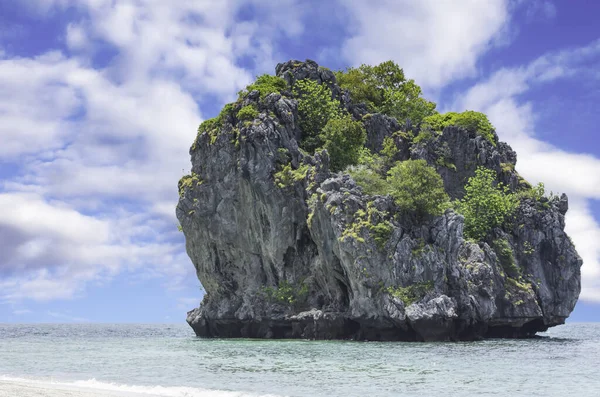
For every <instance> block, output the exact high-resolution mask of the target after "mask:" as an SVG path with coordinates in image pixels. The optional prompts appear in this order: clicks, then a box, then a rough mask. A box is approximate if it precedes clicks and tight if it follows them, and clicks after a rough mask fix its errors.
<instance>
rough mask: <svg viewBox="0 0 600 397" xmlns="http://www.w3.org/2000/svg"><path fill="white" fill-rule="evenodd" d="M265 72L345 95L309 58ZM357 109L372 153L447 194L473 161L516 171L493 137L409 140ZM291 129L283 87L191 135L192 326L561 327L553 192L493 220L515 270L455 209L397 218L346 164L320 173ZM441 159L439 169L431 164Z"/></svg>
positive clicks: (464, 336)
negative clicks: (422, 167)
mask: <svg viewBox="0 0 600 397" xmlns="http://www.w3.org/2000/svg"><path fill="white" fill-rule="evenodd" d="M277 73H278V74H279V75H281V76H283V77H284V78H286V79H288V81H289V82H292V81H294V79H302V78H311V79H315V80H317V81H319V82H323V83H326V84H328V85H329V84H330V85H331V87H332V92H333V93H334V95H337V96H340V97H343V96H344V95H345V93H344V92H343V91H342V90H340V89H339V87H337V85H336V83H335V76H334V75H333V74H332V73H331V72H329V71H328V70H326V69H323V68H320V67H319V66H318V65H316V63H314V62H308V61H307V62H306V63H303V62H298V61H290V62H287V63H285V64H280V65H278V66H277ZM286 76H287V77H286ZM248 104H254V105H255V106H256V107H257V109H258V110H259V115H258V116H257V118H256V119H255V120H253V121H250V122H248V121H243V120H238V119H237V118H236V116H235V112H236V110H239V108H241V107H242V106H245V105H248ZM348 104H349V102H348ZM348 106H350V105H348ZM353 113H357V115H358V116H360V117H361V119H362V118H363V116H364V112H362V113H361V112H360V111H359V110H357V109H356V108H355V109H354V111H353ZM355 116H356V115H355ZM363 121H364V123H365V126H366V129H367V131H368V135H369V137H368V146H369V147H370V148H371V149H372V150H374V151H378V150H380V149H381V144H382V142H383V139H384V138H385V137H388V136H391V137H393V138H394V139H395V142H396V144H397V146H398V149H399V155H398V156H399V157H401V158H399V160H404V159H407V158H423V159H425V160H427V161H428V162H429V163H430V164H431V165H434V166H435V167H436V169H437V170H438V172H439V173H440V175H442V178H443V180H444V185H445V187H446V189H447V191H448V192H449V194H450V195H451V196H452V197H453V198H457V197H462V195H463V194H464V184H465V183H466V180H467V179H468V177H470V176H472V175H473V173H474V170H475V169H476V168H477V166H479V165H482V166H486V167H488V168H491V169H493V170H496V171H497V173H498V176H499V178H500V179H501V180H502V181H503V182H504V183H506V184H507V185H508V186H510V187H511V188H512V189H517V188H518V186H519V183H522V182H521V180H520V179H519V176H518V174H516V173H515V172H514V164H515V163H516V154H515V153H514V152H513V151H512V150H511V149H510V147H509V146H508V145H506V144H504V143H501V142H500V143H496V145H494V144H492V143H490V142H488V141H486V140H485V139H483V138H482V137H480V136H479V135H477V134H475V133H474V132H468V131H465V130H462V129H459V128H455V127H448V128H446V129H445V130H444V131H443V133H442V134H441V135H440V136H435V137H433V138H432V139H431V140H428V141H425V142H421V143H418V144H412V143H410V142H405V140H403V139H402V138H401V137H399V136H398V134H394V133H395V132H397V131H398V129H399V128H400V126H399V124H398V122H397V121H396V120H395V119H392V118H389V117H387V116H383V115H378V114H374V115H371V117H367V118H366V119H364V120H363ZM301 135H302V132H301V131H300V130H299V128H298V113H297V103H296V101H295V100H293V99H291V98H290V97H286V96H285V95H283V96H282V95H280V94H271V95H269V96H267V97H266V98H263V99H260V98H259V97H258V95H256V94H250V95H248V96H247V98H246V99H244V100H243V101H242V102H241V103H239V104H236V105H235V106H234V112H233V113H232V114H230V115H229V116H228V117H226V119H225V121H224V123H223V125H222V127H221V128H220V129H219V131H218V134H216V135H213V136H211V135H210V134H208V133H203V134H200V135H199V136H198V138H197V140H196V142H195V143H194V145H193V146H192V149H191V150H190V153H191V156H192V175H191V176H190V177H189V178H187V179H185V180H182V181H181V182H180V186H179V187H180V200H179V203H178V206H177V217H178V219H179V221H180V223H181V226H182V228H183V232H184V234H185V238H186V249H187V253H188V255H189V256H190V258H191V260H192V262H193V264H194V266H195V268H196V273H197V275H198V278H199V280H200V281H201V283H202V285H203V287H204V289H205V291H206V294H205V297H204V300H203V301H202V303H201V305H200V307H199V308H197V309H194V310H192V311H190V312H189V313H188V323H189V324H190V325H191V326H192V328H193V329H194V331H195V332H196V334H197V335H198V336H202V337H255V338H309V339H368V340H427V341H429V340H473V339H479V338H484V337H526V336H531V335H533V334H535V333H536V332H539V331H544V330H546V329H547V328H548V327H550V326H553V325H557V324H562V323H563V322H564V320H565V318H566V317H568V315H569V314H570V312H571V311H572V310H573V308H574V306H575V303H576V301H577V298H578V295H579V291H580V267H581V259H580V258H579V256H578V255H577V252H576V251H575V249H574V247H573V244H572V243H571V241H570V240H569V239H568V237H567V236H566V235H565V233H564V214H565V212H566V210H567V208H568V202H567V198H566V196H564V195H563V196H562V197H560V198H553V199H552V200H547V201H546V202H534V201H533V200H524V201H523V202H522V203H521V205H520V207H519V209H518V213H517V216H516V218H515V219H516V221H515V222H514V225H512V226H511V227H512V229H510V228H509V229H502V230H501V229H498V230H495V231H494V236H495V237H496V238H497V239H504V240H506V241H507V242H508V244H509V247H510V250H511V251H512V253H513V256H514V259H515V263H516V270H515V269H514V268H509V267H507V266H506V264H505V263H503V258H500V257H499V254H498V253H496V251H495V249H494V247H490V246H489V245H488V244H486V243H480V244H476V243H472V242H469V241H466V240H465V238H464V237H463V225H464V219H463V217H462V216H461V215H459V214H457V213H455V212H453V211H452V210H448V211H446V213H445V214H443V215H442V216H439V217H431V218H429V219H426V220H424V221H423V222H421V223H420V224H415V223H413V221H411V220H409V219H402V218H401V217H398V216H397V211H396V207H395V205H394V202H393V200H392V199H391V198H390V197H382V196H368V195H366V194H363V192H362V190H361V189H360V188H359V187H358V186H357V185H356V183H355V182H354V181H353V179H352V178H351V177H350V176H349V175H345V174H332V173H331V172H330V171H329V167H328V163H329V158H328V155H327V152H326V151H322V152H318V153H316V154H315V155H314V156H309V155H306V154H303V152H301V151H300V150H299V148H298V139H300V138H301ZM440 158H442V160H439V159H440ZM450 163H452V164H454V167H455V169H453V168H452V167H447V166H445V165H444V164H446V165H448V164H450ZM440 164H441V165H440ZM511 272H518V274H519V276H516V275H513V277H511V274H512V273H511Z"/></svg>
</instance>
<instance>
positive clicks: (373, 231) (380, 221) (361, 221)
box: [340, 201, 394, 249]
mask: <svg viewBox="0 0 600 397" xmlns="http://www.w3.org/2000/svg"><path fill="white" fill-rule="evenodd" d="M387 216H389V213H387V212H384V211H379V210H378V209H377V208H375V206H374V205H373V202H372V201H370V202H368V203H367V210H366V211H365V210H362V209H360V210H358V211H356V213H355V214H354V219H353V221H352V223H350V224H348V225H346V227H345V228H344V230H343V231H342V236H341V237H340V241H345V240H346V239H348V238H352V239H354V240H356V241H358V242H360V243H364V242H365V240H364V239H363V238H362V237H360V235H359V234H360V233H361V231H362V230H363V229H367V230H368V231H369V232H370V235H371V237H372V238H373V240H374V241H375V243H376V244H377V246H378V247H379V248H381V249H383V248H384V247H385V244H386V243H387V242H388V240H389V239H390V236H391V235H392V232H393V231H394V227H393V225H392V224H391V222H390V221H388V220H385V218H386V217H387Z"/></svg>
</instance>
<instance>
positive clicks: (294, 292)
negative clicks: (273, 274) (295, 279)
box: [262, 281, 308, 305]
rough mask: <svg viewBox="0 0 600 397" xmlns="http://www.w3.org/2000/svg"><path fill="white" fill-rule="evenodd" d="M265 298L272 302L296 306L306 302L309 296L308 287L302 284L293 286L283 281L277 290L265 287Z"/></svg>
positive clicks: (263, 290)
mask: <svg viewBox="0 0 600 397" xmlns="http://www.w3.org/2000/svg"><path fill="white" fill-rule="evenodd" d="M262 292H263V294H264V295H265V297H266V298H267V299H268V300H269V301H271V302H277V303H281V304H284V305H296V304H300V303H302V302H303V301H305V300H306V297H307V296H308V285H307V284H305V283H303V282H302V283H300V284H299V285H293V284H291V283H290V282H288V281H282V282H280V283H279V285H278V286H277V288H273V287H263V289H262Z"/></svg>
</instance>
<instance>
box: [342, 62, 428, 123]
mask: <svg viewBox="0 0 600 397" xmlns="http://www.w3.org/2000/svg"><path fill="white" fill-rule="evenodd" d="M335 75H336V78H337V82H338V84H339V85H340V87H341V88H343V89H347V90H348V91H349V92H350V96H351V98H352V101H353V102H355V103H361V102H362V103H365V104H366V105H367V108H368V109H369V111H372V112H378V113H383V114H387V115H388V116H391V117H395V118H397V119H398V120H399V121H404V120H406V119H410V120H411V121H412V123H413V124H418V123H419V122H421V120H423V118H424V117H427V116H430V115H432V114H435V113H436V112H435V103H433V102H430V101H427V100H425V99H424V98H422V96H421V95H422V91H421V87H419V86H418V85H417V84H415V82H414V80H407V79H406V77H405V76H404V71H403V70H402V68H400V67H399V66H398V65H397V64H396V63H394V62H393V61H386V62H383V63H381V64H379V65H377V66H370V65H361V66H359V67H358V68H348V69H347V70H345V71H338V72H336V73H335Z"/></svg>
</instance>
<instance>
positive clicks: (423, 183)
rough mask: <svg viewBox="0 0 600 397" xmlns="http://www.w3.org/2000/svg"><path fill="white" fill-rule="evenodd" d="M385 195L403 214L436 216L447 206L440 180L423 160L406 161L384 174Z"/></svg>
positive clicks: (420, 216)
mask: <svg viewBox="0 0 600 397" xmlns="http://www.w3.org/2000/svg"><path fill="white" fill-rule="evenodd" d="M387 182H388V185H389V189H390V190H389V193H390V195H391V196H392V197H393V198H394V201H395V203H396V205H398V207H400V209H401V210H403V211H411V212H415V213H416V215H417V217H418V218H422V217H423V216H425V215H426V214H431V215H440V214H441V213H442V212H443V210H444V208H445V206H446V205H447V203H448V200H449V198H448V195H447V194H446V191H445V190H444V183H443V181H442V177H441V176H440V175H439V174H438V173H437V172H436V171H435V169H434V168H433V167H430V166H429V165H427V162H426V161H425V160H407V161H403V162H400V163H398V164H396V165H395V166H394V167H392V168H391V169H390V170H389V172H388V177H387Z"/></svg>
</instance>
